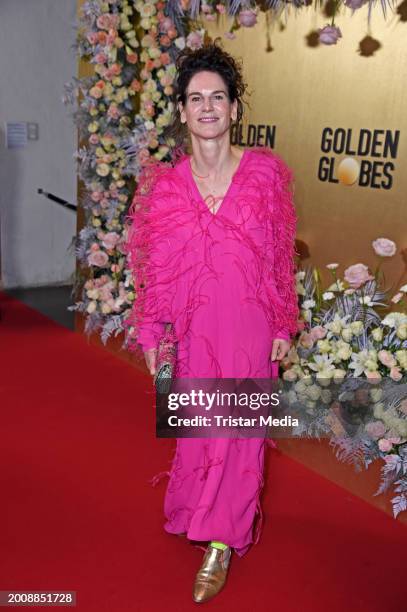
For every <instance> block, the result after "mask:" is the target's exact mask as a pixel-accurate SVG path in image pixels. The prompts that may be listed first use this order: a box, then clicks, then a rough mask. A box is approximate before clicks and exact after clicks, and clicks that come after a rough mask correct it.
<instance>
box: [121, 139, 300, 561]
mask: <svg viewBox="0 0 407 612" xmlns="http://www.w3.org/2000/svg"><path fill="white" fill-rule="evenodd" d="M292 178H293V177H292V173H291V171H290V169H289V168H288V167H287V166H286V165H285V163H284V162H283V161H282V160H281V158H279V157H278V156H277V155H276V154H274V153H273V152H272V151H271V150H269V149H265V148H255V149H246V150H245V151H244V154H243V157H242V159H241V161H240V165H239V167H238V169H237V171H236V173H235V175H234V177H233V180H232V182H231V185H230V187H229V189H228V191H227V193H226V195H225V197H224V199H223V201H222V204H221V206H220V208H219V210H218V211H217V213H216V214H214V213H212V212H211V211H210V210H209V208H208V207H207V204H206V203H205V202H204V200H203V199H202V197H201V195H200V193H199V190H198V188H197V185H196V183H195V181H194V178H193V175H192V172H191V165H190V158H189V156H187V155H184V156H183V157H181V158H180V159H179V160H178V162H177V163H176V164H175V166H174V167H172V166H170V165H167V164H163V163H155V164H153V165H151V166H149V167H147V168H146V169H145V171H144V173H143V176H142V177H141V180H140V183H139V186H138V190H137V193H136V195H135V198H134V200H133V204H132V207H131V209H130V212H129V217H128V220H129V223H128V228H127V230H128V240H127V248H128V261H129V267H130V268H131V269H132V272H133V277H134V282H135V287H136V292H137V291H138V295H137V298H136V300H135V303H134V305H133V308H132V311H131V315H130V317H129V319H128V320H127V326H128V329H129V337H130V338H131V340H132V344H131V345H130V348H131V350H132V349H134V350H136V349H137V348H140V347H141V349H142V350H143V351H146V350H147V349H150V348H153V347H157V346H158V341H159V338H160V337H161V335H162V334H163V332H164V328H165V323H167V322H171V323H173V325H174V329H175V333H176V337H177V340H178V355H177V367H176V372H175V376H177V377H186V378H219V377H220V378H234V377H238V378H240V377H241V378H245V377H250V378H269V377H270V376H276V375H277V371H278V364H277V363H276V362H274V363H272V362H271V360H270V354H271V349H272V342H273V339H274V338H276V337H279V338H286V339H288V338H289V337H290V336H293V335H294V334H295V332H296V322H297V317H298V306H297V296H296V292H295V281H294V253H295V250H294V236H295V225H296V214H295V210H294V206H293V203H292V194H291V190H290V184H291V181H292ZM264 447H265V440H264V439H258V438H251V439H241V438H239V439H230V438H210V439H197V438H193V439H191V438H189V439H188V438H184V439H177V446H176V451H175V456H174V458H173V461H172V467H171V470H170V472H166V474H168V476H169V482H168V487H167V491H166V496H165V503H164V514H165V517H166V523H165V529H166V531H168V532H170V533H174V534H178V533H186V534H187V537H188V538H189V539H191V540H195V541H208V540H220V541H221V542H224V543H225V544H228V545H229V546H231V547H233V548H234V549H235V551H236V552H237V553H238V554H239V555H243V554H244V553H245V552H246V551H247V550H248V548H249V546H250V544H251V543H253V542H256V541H257V540H258V537H259V534H260V530H261V523H262V513H261V505H260V493H261V489H262V486H263V463H264ZM257 514H258V515H259V516H258V518H259V520H258V521H257V524H256V526H255V522H256V521H255V519H256V515H257Z"/></svg>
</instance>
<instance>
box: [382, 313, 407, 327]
mask: <svg viewBox="0 0 407 612" xmlns="http://www.w3.org/2000/svg"><path fill="white" fill-rule="evenodd" d="M402 323H407V315H405V314H404V313H403V312H390V313H389V314H388V315H387V316H385V318H384V319H383V321H382V325H387V326H388V327H398V326H399V325H401V324H402Z"/></svg>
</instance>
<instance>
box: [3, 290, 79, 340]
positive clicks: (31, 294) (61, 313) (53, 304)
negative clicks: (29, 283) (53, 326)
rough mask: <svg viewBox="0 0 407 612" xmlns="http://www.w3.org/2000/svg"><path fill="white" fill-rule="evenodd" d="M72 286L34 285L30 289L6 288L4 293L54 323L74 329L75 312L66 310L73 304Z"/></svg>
mask: <svg viewBox="0 0 407 612" xmlns="http://www.w3.org/2000/svg"><path fill="white" fill-rule="evenodd" d="M71 292H72V287H71V286H70V285H64V286H60V287H34V288H31V289H6V293H8V294H9V295H11V296H12V297H14V298H16V299H17V300H20V301H21V302H23V303H24V304H26V305H27V306H30V307H31V308H34V309H35V310H38V311H39V312H41V313H42V314H44V315H45V316H47V317H49V318H50V319H52V320H53V321H55V322H56V323H59V324H60V325H63V326H64V327H67V328H68V329H72V330H73V329H74V316H75V313H74V312H72V311H70V310H68V306H72V305H73V304H74V300H73V298H72V296H71Z"/></svg>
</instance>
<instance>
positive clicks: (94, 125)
mask: <svg viewBox="0 0 407 612" xmlns="http://www.w3.org/2000/svg"><path fill="white" fill-rule="evenodd" d="M98 129H99V124H98V122H97V121H92V123H89V125H88V132H90V133H91V134H94V133H95V132H97V131H98Z"/></svg>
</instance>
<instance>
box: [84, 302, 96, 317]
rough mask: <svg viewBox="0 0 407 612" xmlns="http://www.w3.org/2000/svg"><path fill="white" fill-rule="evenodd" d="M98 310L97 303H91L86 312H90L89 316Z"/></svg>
mask: <svg viewBox="0 0 407 612" xmlns="http://www.w3.org/2000/svg"><path fill="white" fill-rule="evenodd" d="M96 308H97V302H93V301H92V302H89V304H88V305H87V307H86V312H88V313H89V314H92V312H95V310H96Z"/></svg>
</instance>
